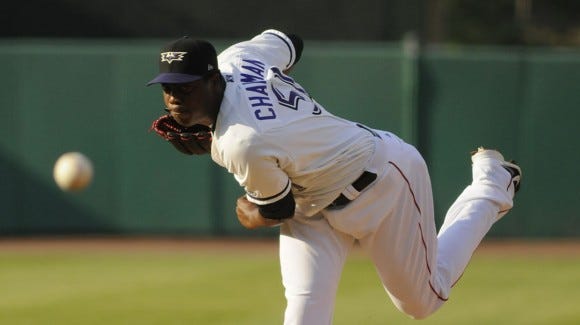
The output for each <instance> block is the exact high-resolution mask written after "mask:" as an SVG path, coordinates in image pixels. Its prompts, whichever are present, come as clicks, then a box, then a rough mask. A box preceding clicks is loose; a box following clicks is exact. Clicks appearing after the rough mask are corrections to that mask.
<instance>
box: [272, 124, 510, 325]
mask: <svg viewBox="0 0 580 325" xmlns="http://www.w3.org/2000/svg"><path fill="white" fill-rule="evenodd" d="M380 134H381V136H382V137H383V139H381V140H378V145H377V150H376V153H375V158H374V159H373V162H372V163H371V166H369V169H370V170H371V171H374V172H377V173H378V178H377V180H376V181H375V183H374V184H372V185H370V187H369V188H367V189H365V190H363V192H362V194H361V195H360V196H359V197H358V198H356V199H355V200H354V201H352V202H351V203H350V204H349V205H347V206H346V207H345V208H343V209H341V210H323V211H321V212H320V213H318V214H316V215H315V216H313V217H309V218H307V217H301V216H299V215H296V216H295V217H294V218H292V219H290V220H288V221H287V222H285V223H284V224H283V225H282V226H281V233H280V264H281V272H282V281H283V284H284V287H285V296H286V300H287V306H286V311H285V318H284V324H287V325H289V324H301V325H321V324H331V323H332V318H333V312H334V304H335V297H336V291H337V288H338V284H339V280H340V276H341V273H342V269H343V266H344V263H345V261H346V258H347V255H348V252H349V250H350V248H351V247H352V246H353V244H354V243H355V240H358V241H359V242H360V244H361V247H362V248H363V249H364V250H365V251H366V252H367V253H368V254H369V256H370V258H371V259H372V262H373V263H374V265H375V267H376V270H377V273H378V275H379V277H380V279H381V281H382V283H383V286H384V288H385V290H386V292H387V293H388V295H389V296H390V298H391V300H392V301H393V303H394V304H395V305H396V306H397V308H398V309H399V310H401V311H402V312H404V313H406V314H408V315H409V316H411V317H413V318H417V319H420V318H425V317H427V316H429V315H430V314H432V313H433V312H435V311H436V310H437V309H438V308H439V307H441V305H442V304H443V303H444V302H445V301H446V300H447V298H448V296H449V292H450V290H451V287H452V286H453V285H454V284H455V282H456V281H457V280H458V279H459V278H460V277H461V274H462V273H463V271H464V269H465V267H466V266H467V264H468V262H469V259H470V258H471V256H472V254H473V252H474V250H475V249H476V247H477V246H478V245H479V243H480V242H481V240H482V238H483V237H484V235H485V234H486V233H487V232H488V231H489V229H490V227H491V226H492V224H493V223H494V222H495V221H497V220H498V219H499V218H500V217H501V216H503V215H504V214H505V213H506V212H507V211H508V210H509V209H510V208H511V207H512V204H513V203H512V198H513V194H514V192H513V186H509V184H510V182H511V176H510V174H509V173H508V172H507V171H506V170H505V169H504V168H503V167H502V166H501V165H500V161H499V160H497V159H492V158H489V157H480V155H475V156H473V157H472V160H473V164H472V172H473V182H472V184H471V185H469V186H467V188H465V190H464V191H463V193H461V195H460V196H459V197H458V198H457V200H456V201H455V203H454V204H453V205H452V206H451V208H450V209H449V211H448V212H447V215H446V216H445V220H444V223H443V225H442V227H441V229H440V231H439V234H437V233H436V229H435V221H434V215H433V213H434V212H433V196H432V190H431V182H430V178H429V174H428V171H427V167H426V165H425V162H424V160H423V158H422V157H421V155H420V154H419V153H418V152H417V150H416V149H415V148H414V147H412V146H411V145H409V144H406V143H404V142H403V141H402V140H401V139H399V138H398V137H396V136H395V135H393V134H391V133H388V132H384V131H380Z"/></svg>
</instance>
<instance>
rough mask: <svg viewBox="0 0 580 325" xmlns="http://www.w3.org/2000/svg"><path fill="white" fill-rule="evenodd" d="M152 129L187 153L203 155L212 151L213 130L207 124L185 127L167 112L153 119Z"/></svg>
mask: <svg viewBox="0 0 580 325" xmlns="http://www.w3.org/2000/svg"><path fill="white" fill-rule="evenodd" d="M151 130H154V131H155V132H156V133H157V134H158V135H159V136H160V137H162V138H163V139H165V140H167V141H169V142H171V144H172V145H173V146H174V147H175V148H176V149H177V150H179V151H180V152H182V153H184V154H186V155H203V154H207V153H210V152H211V130H210V128H209V127H207V126H205V125H201V124H196V125H193V126H190V127H184V126H181V125H179V123H177V122H176V121H175V120H174V119H173V117H171V115H169V114H167V115H163V116H161V117H160V118H158V119H157V120H155V121H153V124H152V125H151Z"/></svg>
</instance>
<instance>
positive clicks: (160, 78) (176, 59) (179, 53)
mask: <svg viewBox="0 0 580 325" xmlns="http://www.w3.org/2000/svg"><path fill="white" fill-rule="evenodd" d="M217 69H218V65H217V54H216V51H215V48H214V47H213V45H211V43H209V42H207V41H202V40H193V39H191V38H189V37H188V36H184V37H182V38H180V39H178V40H175V41H173V42H171V43H169V44H168V45H167V46H165V47H163V48H162V49H161V57H160V61H159V74H158V75H157V77H155V78H154V79H153V80H151V81H149V82H148V83H147V86H149V85H152V84H159V83H168V84H180V83H188V82H192V81H196V80H198V79H201V78H203V76H204V75H206V74H207V73H208V72H210V71H213V70H217Z"/></svg>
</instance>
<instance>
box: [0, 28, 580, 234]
mask: <svg viewBox="0 0 580 325" xmlns="http://www.w3.org/2000/svg"><path fill="white" fill-rule="evenodd" d="M163 42H164V41H160V40H145V41H144V40H139V41H134V40H126V41H122V40H114V41H113V40H111V41H104V40H103V41H86V40H46V39H44V40H0V71H1V72H2V78H0V111H1V114H2V122H3V126H2V127H1V128H0V177H1V181H0V234H1V235H5V236H6V235H39V234H42V235H51V234H77V233H81V234H139V235H142V234H144V235H148V234H153V235H187V236H195V235H242V236H255V235H258V236H270V235H273V234H275V233H276V230H275V229H266V230H260V231H254V232H250V231H246V230H244V229H243V228H242V227H241V226H240V225H238V222H237V219H236V217H235V212H234V208H235V200H236V198H237V197H238V196H240V195H242V194H243V191H242V190H241V188H239V186H238V185H237V184H236V183H235V181H234V180H233V178H232V177H231V176H230V175H228V174H227V173H226V172H225V171H224V170H222V169H220V168H219V167H217V166H214V165H213V163H212V162H211V159H210V158H209V157H207V156H206V157H190V156H185V155H182V154H180V153H178V152H177V151H176V150H175V149H174V148H173V147H172V146H171V145H169V144H167V143H165V142H164V141H163V140H161V139H160V138H158V137H157V136H156V135H155V134H154V133H151V132H150V131H149V127H150V124H151V121H152V120H154V119H155V118H156V117H158V116H159V115H160V114H162V113H163V111H162V108H163V103H162V99H161V93H160V89H159V88H158V87H156V86H153V87H145V83H146V82H147V81H148V80H149V79H151V78H152V77H153V76H154V75H155V73H156V69H157V52H158V47H159V44H163ZM225 44H226V42H222V41H218V42H216V45H217V47H218V50H219V49H223V48H224V45H225ZM293 76H294V77H295V78H296V79H297V80H298V81H299V82H300V83H301V84H302V85H303V86H304V87H306V89H309V91H310V93H311V94H312V95H313V96H314V97H315V98H316V99H317V100H318V101H319V102H320V103H322V104H323V105H324V106H325V107H326V108H327V109H328V110H330V111H331V112H333V113H335V114H337V115H340V116H343V117H346V118H349V119H353V120H357V121H360V122H362V123H365V124H367V125H369V126H371V127H374V128H381V129H387V130H391V131H393V132H395V133H398V134H400V135H401V136H402V137H403V138H404V139H406V140H407V141H409V142H412V143H414V144H415V145H417V146H418V147H419V149H420V151H421V152H422V153H423V154H424V156H425V158H426V160H427V163H428V165H429V168H430V172H431V176H432V183H433V189H434V196H435V206H436V213H437V216H436V220H437V223H438V224H441V221H442V218H443V216H444V214H445V211H446V209H447V207H448V206H449V205H450V204H451V203H452V202H453V200H454V198H455V197H457V195H459V193H460V192H461V190H462V189H463V187H464V186H465V185H467V184H468V183H469V181H470V160H469V153H470V151H471V150H473V149H474V148H476V147H477V146H480V145H481V146H487V147H492V148H498V149H501V150H502V152H504V153H505V155H506V156H507V157H514V158H516V160H518V162H520V164H521V166H522V167H523V169H524V180H523V187H522V190H521V192H520V193H518V194H519V195H518V198H517V201H516V207H515V209H514V210H513V211H512V212H511V213H510V215H509V217H507V218H505V219H504V220H502V221H501V222H499V223H498V224H497V225H496V227H494V229H493V230H492V234H491V235H492V236H511V237H573V236H579V235H580V215H579V213H578V212H577V209H576V203H577V202H580V187H579V185H578V181H580V177H579V176H580V173H579V172H578V166H579V165H580V148H579V145H578V135H577V134H576V131H577V129H578V127H577V124H578V123H579V122H580V110H579V108H580V51H573V50H547V49H527V48H466V47H450V48H437V49H423V50H422V51H421V52H417V51H415V50H413V48H411V49H409V48H408V47H407V46H403V45H402V44H394V43H393V44H391V43H389V44H384V43H337V42H307V43H306V49H305V52H304V55H303V59H302V61H301V62H300V64H299V65H298V66H297V67H296V68H295V70H294V71H293ZM67 151H80V152H83V153H85V154H86V155H87V156H88V157H90V158H91V159H92V160H93V163H94V166H95V176H96V177H95V179H94V182H93V183H92V185H91V186H90V187H89V188H88V189H87V190H86V191H84V192H80V193H63V192H61V191H60V190H59V189H58V188H57V187H56V185H55V184H54V182H53V181H52V167H53V164H54V162H55V160H56V159H57V158H58V157H59V155H61V154H62V153H64V152H67Z"/></svg>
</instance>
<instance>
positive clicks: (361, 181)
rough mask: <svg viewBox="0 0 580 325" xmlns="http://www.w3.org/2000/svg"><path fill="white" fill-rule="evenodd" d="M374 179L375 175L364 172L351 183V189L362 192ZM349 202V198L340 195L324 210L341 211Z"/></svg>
mask: <svg viewBox="0 0 580 325" xmlns="http://www.w3.org/2000/svg"><path fill="white" fill-rule="evenodd" d="M375 179H377V174H375V173H371V172H369V171H365V172H363V173H362V175H360V177H359V178H357V179H356V181H354V182H353V183H352V187H354V189H355V190H357V191H359V192H362V190H364V189H365V188H366V187H367V186H369V185H371V183H372V182H374V181H375ZM350 202H351V200H350V199H349V198H347V197H346V196H345V195H344V194H342V193H340V195H339V196H338V197H337V198H336V199H335V200H334V201H332V203H330V204H329V205H328V206H327V207H326V208H327V209H331V210H332V209H335V210H337V209H342V208H344V207H345V206H346V205H347V204H349V203H350Z"/></svg>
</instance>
